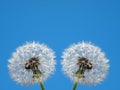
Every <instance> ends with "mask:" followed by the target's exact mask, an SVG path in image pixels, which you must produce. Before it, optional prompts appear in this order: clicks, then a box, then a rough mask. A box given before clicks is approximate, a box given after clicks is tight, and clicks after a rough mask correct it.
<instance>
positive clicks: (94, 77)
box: [61, 42, 109, 85]
mask: <svg viewBox="0 0 120 90" xmlns="http://www.w3.org/2000/svg"><path fill="white" fill-rule="evenodd" d="M78 57H85V58H87V59H88V60H89V61H90V62H91V63H92V64H93V68H92V69H91V70H86V71H85V72H84V78H80V79H79V82H80V83H83V84H86V85H95V84H97V83H99V82H101V81H103V80H104V78H105V77H106V75H107V73H108V69H109V64H108V62H109V60H108V59H107V58H106V57H105V54H104V53H103V52H102V51H101V49H100V48H99V47H97V46H94V45H92V44H91V43H89V42H79V43H77V44H73V45H71V46H70V47H69V48H67V49H65V51H64V52H63V55H62V58H63V60H62V61H61V64H62V70H63V71H64V72H65V74H67V75H68V76H69V77H70V78H71V79H72V80H74V81H75V80H76V78H77V76H76V72H77V70H78V69H79V67H78V65H77V63H78Z"/></svg>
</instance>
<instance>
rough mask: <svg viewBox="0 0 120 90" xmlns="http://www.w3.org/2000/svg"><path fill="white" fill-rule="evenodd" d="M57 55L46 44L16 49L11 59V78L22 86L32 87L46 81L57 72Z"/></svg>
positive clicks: (26, 45) (31, 44)
mask: <svg viewBox="0 0 120 90" xmlns="http://www.w3.org/2000/svg"><path fill="white" fill-rule="evenodd" d="M54 58H55V55H54V52H53V50H51V49H50V48H48V47H47V46H46V45H44V44H40V43H37V42H31V43H26V44H25V45H23V46H20V47H18V48H17V49H16V52H14V53H13V55H12V58H11V59H9V65H8V67H9V71H10V75H11V77H12V78H13V79H14V80H15V81H16V82H18V83H20V84H22V85H31V84H34V83H36V82H39V80H38V79H37V71H38V70H39V74H40V79H41V80H42V81H45V80H46V79H47V78H48V77H49V76H50V75H51V74H52V73H53V71H54V70H55V64H56V62H55V60H54Z"/></svg>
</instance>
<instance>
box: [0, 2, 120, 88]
mask: <svg viewBox="0 0 120 90" xmlns="http://www.w3.org/2000/svg"><path fill="white" fill-rule="evenodd" d="M119 38H120V1H119V0H0V90H40V87H39V84H36V85H33V86H29V87H26V86H21V85H20V84H16V82H14V81H13V80H12V79H11V77H10V76H9V73H8V67H7V65H8V59H9V58H10V57H11V56H12V52H14V51H15V49H16V48H17V47H18V46H20V45H23V44H24V43H25V42H26V41H33V40H35V41H39V42H41V43H45V44H47V45H48V46H49V47H51V48H52V49H53V50H54V51H55V52H56V56H57V57H56V60H57V66H56V71H55V74H54V75H52V76H51V77H50V78H48V79H47V81H46V82H45V83H44V84H45V87H46V90H71V88H72V85H73V81H71V80H70V79H69V78H68V77H67V76H65V75H64V74H63V73H62V71H61V65H60V60H61V55H62V52H63V50H64V49H65V48H67V47H68V46H69V45H71V44H72V43H77V42H79V41H83V40H84V41H90V42H92V43H94V44H95V45H97V46H99V47H101V48H102V50H103V51H104V52H105V53H106V56H107V58H108V59H110V70H109V74H108V76H107V78H106V79H105V80H104V81H103V82H102V83H101V84H98V85H96V86H85V85H81V84H79V85H78V87H77V90H120V84H119V83H120V60H119V59H120V40H119Z"/></svg>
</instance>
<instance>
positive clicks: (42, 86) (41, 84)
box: [37, 70, 45, 90]
mask: <svg viewBox="0 0 120 90" xmlns="http://www.w3.org/2000/svg"><path fill="white" fill-rule="evenodd" d="M37 75H38V78H39V82H40V87H41V90H45V87H44V85H43V83H42V80H41V72H40V70H38V71H37Z"/></svg>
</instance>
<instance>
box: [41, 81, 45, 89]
mask: <svg viewBox="0 0 120 90" xmlns="http://www.w3.org/2000/svg"><path fill="white" fill-rule="evenodd" d="M40 87H41V90H45V88H44V85H43V83H42V81H40Z"/></svg>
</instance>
